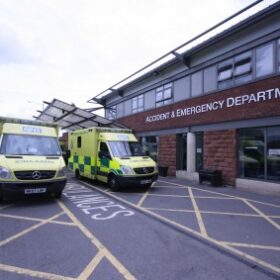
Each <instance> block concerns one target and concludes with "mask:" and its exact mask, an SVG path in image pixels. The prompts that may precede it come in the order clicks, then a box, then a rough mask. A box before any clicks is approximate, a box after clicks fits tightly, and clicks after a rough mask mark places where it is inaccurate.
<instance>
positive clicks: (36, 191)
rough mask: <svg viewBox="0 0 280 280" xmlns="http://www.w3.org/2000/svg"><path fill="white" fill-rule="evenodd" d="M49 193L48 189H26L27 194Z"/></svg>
mask: <svg viewBox="0 0 280 280" xmlns="http://www.w3.org/2000/svg"><path fill="white" fill-rule="evenodd" d="M46 191H47V189H46V188H36V189H25V190H24V193H25V194H32V193H45V192H46Z"/></svg>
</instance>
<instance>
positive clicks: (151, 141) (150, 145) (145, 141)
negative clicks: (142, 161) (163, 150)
mask: <svg viewBox="0 0 280 280" xmlns="http://www.w3.org/2000/svg"><path fill="white" fill-rule="evenodd" d="M139 142H140V143H141V144H142V146H143V150H144V152H145V153H146V154H149V155H150V157H151V158H152V159H153V160H154V161H157V159H158V136H145V137H140V139H139Z"/></svg>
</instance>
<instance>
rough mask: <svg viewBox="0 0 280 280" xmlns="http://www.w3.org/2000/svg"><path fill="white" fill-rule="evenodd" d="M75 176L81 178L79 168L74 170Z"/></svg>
mask: <svg viewBox="0 0 280 280" xmlns="http://www.w3.org/2000/svg"><path fill="white" fill-rule="evenodd" d="M75 177H76V178H77V179H81V175H80V171H79V169H76V170H75Z"/></svg>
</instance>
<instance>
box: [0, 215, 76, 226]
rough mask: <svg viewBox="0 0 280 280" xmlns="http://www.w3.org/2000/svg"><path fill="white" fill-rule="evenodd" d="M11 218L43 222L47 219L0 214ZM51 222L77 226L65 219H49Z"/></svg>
mask: <svg viewBox="0 0 280 280" xmlns="http://www.w3.org/2000/svg"><path fill="white" fill-rule="evenodd" d="M1 217H3V218H11V219H18V220H26V221H34V222H42V221H45V220H46V219H40V218H33V217H25V216H17V215H7V214H0V218H1ZM48 223H50V224H59V225H64V226H76V225H74V224H73V223H69V222H63V221H48Z"/></svg>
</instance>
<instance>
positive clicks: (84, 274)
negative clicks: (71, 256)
mask: <svg viewBox="0 0 280 280" xmlns="http://www.w3.org/2000/svg"><path fill="white" fill-rule="evenodd" d="M103 258H104V254H103V252H101V251H99V252H98V253H97V255H96V256H95V257H94V258H93V259H92V260H91V262H90V263H89V264H88V265H87V267H86V268H85V269H84V271H83V272H82V273H81V274H80V276H79V277H78V278H77V279H78V280H84V279H88V277H89V276H90V275H91V274H92V273H93V271H94V270H95V269H96V267H97V266H98V264H99V263H100V262H101V260H102V259H103Z"/></svg>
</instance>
